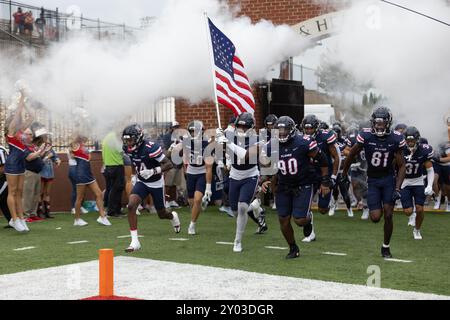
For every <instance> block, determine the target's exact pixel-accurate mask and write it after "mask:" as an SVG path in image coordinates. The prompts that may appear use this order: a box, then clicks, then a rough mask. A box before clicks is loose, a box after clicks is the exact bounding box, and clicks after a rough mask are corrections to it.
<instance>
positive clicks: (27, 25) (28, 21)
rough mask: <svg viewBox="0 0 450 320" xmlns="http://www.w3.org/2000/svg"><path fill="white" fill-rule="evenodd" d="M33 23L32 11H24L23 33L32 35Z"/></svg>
mask: <svg viewBox="0 0 450 320" xmlns="http://www.w3.org/2000/svg"><path fill="white" fill-rule="evenodd" d="M33 24H34V17H33V13H32V12H31V11H28V12H27V13H25V19H24V30H25V35H27V36H30V37H31V36H32V35H33Z"/></svg>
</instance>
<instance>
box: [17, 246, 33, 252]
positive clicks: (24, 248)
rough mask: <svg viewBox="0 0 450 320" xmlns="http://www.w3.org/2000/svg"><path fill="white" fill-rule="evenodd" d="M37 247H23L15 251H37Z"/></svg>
mask: <svg viewBox="0 0 450 320" xmlns="http://www.w3.org/2000/svg"><path fill="white" fill-rule="evenodd" d="M35 248H36V247H23V248H17V249H14V251H24V250H31V249H35Z"/></svg>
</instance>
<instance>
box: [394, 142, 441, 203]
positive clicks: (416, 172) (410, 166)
mask: <svg viewBox="0 0 450 320" xmlns="http://www.w3.org/2000/svg"><path fill="white" fill-rule="evenodd" d="M433 155H434V152H433V148H432V147H431V146H430V145H428V144H418V145H417V149H416V150H415V151H414V153H413V154H411V151H410V150H409V149H408V148H404V149H403V157H404V158H405V162H406V175H405V180H403V184H402V190H401V191H400V194H401V196H402V197H401V201H402V207H403V208H405V209H406V208H412V207H413V206H414V204H417V205H419V206H423V205H424V203H425V198H426V196H425V185H424V177H423V167H424V163H425V162H426V161H431V159H432V158H433Z"/></svg>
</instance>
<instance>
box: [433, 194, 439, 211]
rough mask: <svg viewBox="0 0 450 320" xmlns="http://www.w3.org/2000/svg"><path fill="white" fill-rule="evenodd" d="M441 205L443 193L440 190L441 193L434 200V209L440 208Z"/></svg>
mask: <svg viewBox="0 0 450 320" xmlns="http://www.w3.org/2000/svg"><path fill="white" fill-rule="evenodd" d="M440 207H441V193H440V192H439V195H437V196H436V200H435V201H434V207H433V209H434V210H439V208H440Z"/></svg>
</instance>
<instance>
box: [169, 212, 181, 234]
mask: <svg viewBox="0 0 450 320" xmlns="http://www.w3.org/2000/svg"><path fill="white" fill-rule="evenodd" d="M172 214H173V219H172V220H170V223H171V224H172V227H173V230H175V233H180V231H181V226H180V218H178V213H176V212H175V211H172Z"/></svg>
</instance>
